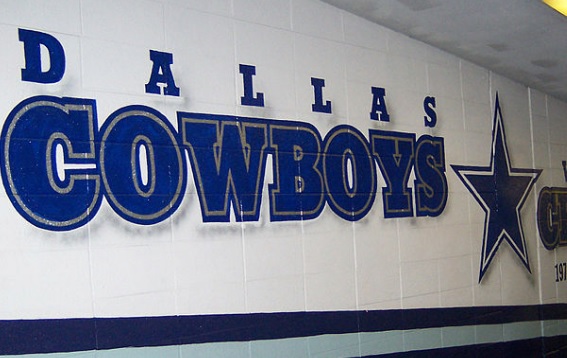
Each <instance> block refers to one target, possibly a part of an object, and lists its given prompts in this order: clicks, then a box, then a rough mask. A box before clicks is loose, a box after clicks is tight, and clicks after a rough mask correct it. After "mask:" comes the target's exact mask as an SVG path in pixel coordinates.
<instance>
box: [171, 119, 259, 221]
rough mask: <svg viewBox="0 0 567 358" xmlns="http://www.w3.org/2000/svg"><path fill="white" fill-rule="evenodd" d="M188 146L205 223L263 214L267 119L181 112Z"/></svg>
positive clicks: (183, 135)
mask: <svg viewBox="0 0 567 358" xmlns="http://www.w3.org/2000/svg"><path fill="white" fill-rule="evenodd" d="M178 122H179V128H180V132H181V136H182V138H183V144H184V145H185V147H186V148H187V149H188V151H189V160H190V161H191V169H192V170H193V177H194V178H195V184H196V185H197V190H198V192H199V199H200V203H201V213H202V215H203V221H205V222H213V221H221V222H222V221H229V220H230V204H231V203H232V207H233V209H234V211H235V216H236V220H237V221H257V220H258V217H259V215H260V210H259V209H260V202H261V196H262V193H261V191H262V185H263V183H264V168H265V166H266V162H265V158H266V153H265V149H266V147H267V145H268V129H267V124H266V123H261V122H258V121H255V120H251V119H242V118H240V117H238V118H236V117H229V116H214V115H207V114H194V113H178Z"/></svg>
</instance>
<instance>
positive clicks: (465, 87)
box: [0, 0, 567, 352]
mask: <svg viewBox="0 0 567 358" xmlns="http://www.w3.org/2000/svg"><path fill="white" fill-rule="evenodd" d="M0 5H1V6H2V9H3V11H2V12H1V13H0V42H1V43H2V46H3V51H2V54H0V67H2V68H3V71H1V73H0V82H1V83H2V84H3V85H2V86H0V118H6V116H7V115H8V114H9V112H10V110H11V109H12V108H13V107H14V106H15V105H16V104H17V103H19V102H20V101H21V100H23V99H25V98H28V97H30V96H33V95H39V94H48V95H54V96H60V97H66V96H70V97H86V98H94V99H96V101H97V109H98V114H99V125H100V124H102V122H103V121H104V120H105V118H107V116H108V115H109V114H110V113H112V112H113V111H115V110H117V109H119V108H120V107H123V106H126V105H129V104H143V105H148V106H150V107H153V108H156V109H157V110H159V111H161V112H162V113H164V115H166V116H167V117H168V119H169V120H170V121H171V123H172V124H173V125H174V126H175V127H176V126H177V114H176V112H177V111H195V112H202V113H216V114H228V115H240V116H250V117H258V118H267V119H277V120H297V121H303V122H308V123H311V124H313V125H314V126H315V127H316V128H317V129H318V130H319V131H320V133H321V135H322V137H323V138H324V136H325V135H326V133H328V131H329V130H331V129H332V128H333V127H335V126H337V125H339V124H350V125H353V126H355V127H356V128H357V129H359V130H360V131H361V132H362V133H364V134H365V135H366V136H367V135H368V130H369V129H381V130H392V131H394V130H395V131H405V132H411V133H416V134H417V137H418V138H419V136H420V135H421V134H429V135H434V136H441V137H443V138H444V139H445V142H444V143H445V158H446V163H445V164H446V176H447V181H448V187H449V199H448V202H447V205H446V208H445V210H444V212H443V213H442V214H441V215H440V216H439V217H438V218H402V219H384V214H383V208H382V196H381V191H382V187H383V186H384V178H383V176H382V175H381V173H380V172H379V171H377V176H378V183H377V190H378V193H377V195H376V198H375V202H374V204H373V208H372V210H371V211H370V212H369V213H368V215H367V216H366V217H365V218H363V219H361V220H360V221H358V222H354V223H352V222H348V221H345V220H343V219H340V218H339V217H338V216H337V215H335V214H334V213H333V212H332V211H331V210H330V208H329V207H328V206H327V207H326V208H325V209H324V211H323V212H322V213H321V215H320V216H319V217H318V218H316V219H313V220H309V221H295V222H285V223H275V222H270V221H269V211H268V210H269V201H268V198H267V190H268V189H267V185H268V184H269V183H270V182H271V181H272V179H273V175H272V174H271V170H272V166H271V164H268V165H267V166H266V179H265V183H264V187H263V200H262V209H261V218H260V220H259V221H258V222H254V223H244V224H242V223H236V222H235V221H234V220H233V221H232V222H230V223H218V224H212V223H206V224H205V223H203V222H202V217H201V213H200V207H199V202H198V200H199V199H198V197H197V195H196V194H195V184H194V182H193V179H192V172H191V171H190V168H189V170H188V176H189V177H188V186H187V193H186V195H185V198H184V201H183V203H182V205H181V207H180V208H179V209H178V211H177V212H176V213H175V214H174V215H173V216H172V217H171V218H170V219H168V220H166V221H164V222H163V223H160V224H157V225H154V226H152V227H143V226H138V225H134V224H129V223H127V222H125V221H124V220H123V219H121V218H120V217H118V215H116V214H115V213H114V212H112V209H111V208H110V207H109V206H108V205H107V204H106V203H103V205H102V207H101V209H100V211H99V213H98V214H97V216H96V217H95V218H94V219H93V221H92V222H91V223H90V224H89V225H88V226H86V227H84V228H81V229H78V230H76V231H73V232H69V233H58V234H52V233H49V232H47V231H44V230H40V229H36V228H34V227H32V226H31V225H30V224H28V223H27V222H26V221H25V220H24V219H23V218H21V217H20V216H19V214H17V212H16V211H15V210H14V208H13V207H12V205H11V203H10V202H9V200H8V198H7V196H6V194H5V193H4V192H3V191H2V193H0V207H1V213H2V215H0V224H2V223H3V224H4V225H2V227H7V229H6V233H5V234H4V235H2V238H1V239H0V258H1V259H0V262H2V263H3V267H5V268H6V269H4V270H2V271H0V302H2V304H1V305H0V318H2V319H4V318H38V317H82V316H85V317H91V316H93V315H97V316H136V315H172V314H205V313H227V312H260V311H266V312H271V311H303V310H351V309H388V308H414V307H439V306H443V307H447V306H484V305H501V304H503V305H509V304H537V303H548V302H565V300H566V299H567V285H563V284H561V283H558V284H556V283H555V281H554V280H555V272H554V265H555V263H557V262H564V261H566V260H567V253H566V251H565V250H564V248H558V249H557V250H556V251H547V250H546V249H544V248H543V246H542V245H541V243H540V241H539V236H538V233H537V227H536V225H535V220H534V216H535V213H536V199H537V194H538V191H539V190H540V189H541V188H542V187H543V186H562V187H563V186H565V180H564V177H563V169H562V167H561V161H562V160H566V159H567V145H565V140H564V139H565V138H564V135H565V133H566V132H567V122H566V121H565V118H564V117H565V113H567V104H566V103H563V102H560V101H558V100H556V99H554V98H551V97H548V96H546V95H545V94H543V93H540V92H538V91H534V90H531V89H528V88H526V87H524V86H522V85H519V84H517V83H514V82H512V81H510V80H507V79H505V78H503V77H501V76H499V75H497V74H494V73H492V72H490V71H488V70H486V69H483V68H480V67H478V66H476V65H473V64H470V63H468V62H466V61H463V60H460V59H458V58H456V57H454V56H451V55H448V54H446V53H444V52H442V51H440V50H437V49H434V48H431V47H429V46H427V45H424V44H421V43H417V42H416V41H414V40H412V39H410V38H408V37H406V36H403V35H400V34H397V33H395V32H392V31H390V30H387V29H384V28H382V27H379V26H377V25H374V24H371V23H369V22H367V21H365V20H362V19H359V18H357V17H355V16H353V15H351V14H345V13H344V12H342V11H341V10H338V9H337V8H334V7H332V6H330V5H327V4H323V3H321V2H319V1H316V0H287V1H273V0H271V1H254V0H233V1H229V0H215V1H197V0H191V1H179V0H162V1H133V0H120V1H110V0H105V1H100V0H97V1H89V0H83V1H80V2H77V1H48V2H45V1H42V2H38V1H18V2H12V1H2V2H0ZM18 28H27V29H35V30H39V31H45V32H47V33H50V34H51V35H53V36H55V37H56V38H57V39H58V40H59V41H60V42H61V43H62V44H63V47H64V48H65V54H66V59H67V70H66V73H65V76H64V77H63V80H62V81H61V82H60V83H56V84H50V85H41V84H37V83H30V82H23V81H21V77H20V69H21V68H22V67H23V66H24V59H23V50H22V48H23V47H22V43H21V42H20V41H18V33H17V29H18ZM151 49H153V50H158V51H163V52H168V53H172V54H173V59H174V63H173V65H172V71H173V74H174V76H175V81H176V84H177V86H178V87H179V88H180V96H179V97H164V96H161V95H154V94H146V93H145V90H144V85H145V84H146V83H147V82H148V80H149V77H150V73H151V68H152V63H151V61H150V59H149V51H150V50H151ZM239 64H249V65H254V66H256V75H255V76H254V79H253V81H254V90H255V91H256V92H262V93H264V98H265V106H264V107H261V108H256V107H249V106H242V105H241V104H240V97H241V96H242V94H243V88H242V75H241V74H240V73H239V71H238V66H239ZM311 77H317V78H322V79H324V80H325V87H324V88H323V96H324V100H330V101H331V102H332V108H333V110H332V113H331V114H322V113H313V112H312V109H311V105H312V104H313V101H314V98H313V87H312V86H311ZM372 86H375V87H383V88H385V89H386V101H387V107H388V111H389V114H390V116H391V122H389V123H383V122H376V121H372V120H370V118H369V113H370V109H371V105H372V93H371V87H372ZM496 92H498V94H499V98H500V105H501V108H502V114H503V119H504V126H505V129H506V134H507V139H508V142H507V145H508V149H509V151H510V156H511V161H512V166H513V167H515V168H540V169H543V170H544V172H543V174H542V176H541V177H540V179H539V180H538V182H537V184H536V186H535V188H534V189H533V192H532V193H531V195H530V196H529V198H528V200H527V201H526V205H525V207H524V208H523V210H522V220H523V224H524V232H525V236H526V242H527V247H528V251H529V257H530V265H531V268H532V273H531V274H530V273H528V272H527V270H526V269H525V268H524V267H523V265H522V263H521V262H520V261H519V259H518V258H517V256H516V255H515V254H514V252H513V251H512V249H511V248H510V247H509V245H508V244H507V243H505V242H504V243H502V245H501V246H500V248H499V250H498V252H497V254H496V255H495V257H494V260H493V262H492V263H491V265H490V267H489V269H488V271H487V272H486V275H485V277H484V278H483V280H482V282H480V283H479V282H478V274H479V267H480V263H479V261H480V251H481V247H482V238H483V230H484V218H485V216H484V212H483V211H482V209H481V207H480V206H479V205H478V203H477V202H476V201H475V200H474V198H473V197H472V195H470V193H469V192H468V190H467V189H466V188H465V187H464V185H463V184H462V183H461V181H460V180H459V179H458V177H457V176H456V174H455V173H454V171H453V170H452V169H451V168H450V165H451V164H457V165H471V166H487V165H488V164H489V162H490V155H491V142H492V124H493V116H494V102H495V95H496ZM426 96H434V97H435V98H436V101H437V106H436V112H437V114H438V124H437V126H436V127H435V128H425V127H424V124H423V116H424V112H423V100H424V98H425V97H426ZM530 111H531V112H530ZM532 138H533V143H532V142H531V141H532ZM268 163H271V158H269V159H268ZM377 170H378V169H377ZM409 185H410V186H412V187H413V175H412V178H411V179H410V181H409ZM46 268H49V270H47V269H46ZM37 297H43V298H45V299H42V300H41V301H40V300H38V299H37ZM438 333H439V335H438V336H437V335H436V336H435V337H431V338H432V339H438V338H439V339H441V338H440V337H441V333H440V332H438ZM492 333H494V334H499V335H500V336H503V332H502V329H499V330H498V329H496V331H495V332H492ZM478 334H484V331H483V332H477V335H478ZM398 338H400V337H398ZM304 343H305V342H304ZM368 344H371V342H370V343H368ZM254 350H257V351H258V352H261V351H262V347H259V346H258V347H254Z"/></svg>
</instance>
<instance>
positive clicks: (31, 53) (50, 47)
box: [18, 29, 65, 83]
mask: <svg viewBox="0 0 567 358" xmlns="http://www.w3.org/2000/svg"><path fill="white" fill-rule="evenodd" d="M18 34H19V38H20V41H22V42H23V43H24V57H25V59H26V68H23V69H22V81H28V82H37V83H56V82H59V81H60V80H61V79H62V78H63V74H64V73H65V51H64V50H63V46H61V43H60V42H59V41H57V39H56V38H55V37H53V36H51V35H48V34H46V33H43V32H37V31H31V30H23V29H18ZM40 45H43V46H45V47H46V48H47V51H48V52H49V70H47V71H45V72H42V70H41V50H40Z"/></svg>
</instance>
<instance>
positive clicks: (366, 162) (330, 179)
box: [323, 125, 376, 221]
mask: <svg viewBox="0 0 567 358" xmlns="http://www.w3.org/2000/svg"><path fill="white" fill-rule="evenodd" d="M368 147H369V146H368V143H367V141H366V138H364V136H363V135H362V133H360V132H359V131H358V129H356V128H354V127H351V126H348V125H339V126H337V127H335V128H333V129H331V131H330V132H329V133H328V134H327V137H326V138H325V149H324V152H325V155H324V156H323V176H324V178H325V184H326V187H327V201H328V203H329V206H330V207H331V209H332V210H333V211H334V212H335V214H337V215H338V216H340V217H341V218H343V219H345V220H350V221H357V220H360V219H362V218H363V217H364V216H365V215H366V214H367V213H368V211H369V210H370V209H371V208H372V203H373V202H374V197H375V195H376V167H375V165H376V164H375V163H374V160H373V159H372V155H371V154H370V149H369V148H368Z"/></svg>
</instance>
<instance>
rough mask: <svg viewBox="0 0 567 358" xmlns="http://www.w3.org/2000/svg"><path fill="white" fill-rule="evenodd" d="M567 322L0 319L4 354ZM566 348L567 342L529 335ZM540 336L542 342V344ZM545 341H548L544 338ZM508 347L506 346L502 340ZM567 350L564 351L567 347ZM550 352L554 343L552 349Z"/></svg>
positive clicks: (515, 309) (450, 317)
mask: <svg viewBox="0 0 567 358" xmlns="http://www.w3.org/2000/svg"><path fill="white" fill-rule="evenodd" d="M558 319H567V304H552V305H534V306H495V307H462V308H431V309H411V310H380V311H337V312H278V313H252V314H222V315H196V316H166V317H133V318H84V319H42V320H3V321H0V355H8V354H34V353H54V352H74V351H85V350H95V349H114V348H121V347H151V346H154V347H156V346H168V345H183V344H193V343H210V342H230V341H233V342H234V341H240V342H242V341H255V340H268V339H283V338H293V337H309V336H316V335H322V334H347V333H357V332H381V331H390V330H410V329H420V328H433V327H450V326H468V325H482V324H503V323H511V322H527V321H537V320H558ZM531 341H534V342H535V343H534V344H535V345H539V346H542V345H543V344H544V343H546V342H547V343H546V345H547V347H555V348H554V349H557V347H559V346H560V347H563V346H562V345H565V340H563V341H562V340H557V339H555V338H549V337H545V338H541V339H536V340H525V341H522V342H528V343H526V344H529V345H530V347H531V346H532V344H531V343H529V342H531ZM536 341H537V342H536ZM542 342H543V343H542ZM532 343H533V342H532ZM498 344H504V345H505V344H507V343H498ZM562 349H564V348H562ZM546 350H547V348H546ZM547 351H550V350H547Z"/></svg>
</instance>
